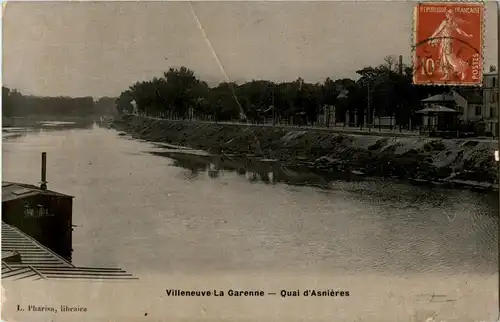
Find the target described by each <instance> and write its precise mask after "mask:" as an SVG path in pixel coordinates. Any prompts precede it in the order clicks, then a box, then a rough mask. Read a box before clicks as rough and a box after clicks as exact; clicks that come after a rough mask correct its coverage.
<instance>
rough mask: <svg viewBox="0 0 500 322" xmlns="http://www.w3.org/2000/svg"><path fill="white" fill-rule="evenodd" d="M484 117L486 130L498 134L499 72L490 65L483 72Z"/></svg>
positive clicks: (483, 121)
mask: <svg viewBox="0 0 500 322" xmlns="http://www.w3.org/2000/svg"><path fill="white" fill-rule="evenodd" d="M482 114H483V119H482V121H481V122H482V123H484V130H485V131H486V132H490V133H492V134H493V135H494V136H498V126H497V125H498V72H497V71H495V68H494V67H490V71H489V72H488V73H484V74H483V111H482Z"/></svg>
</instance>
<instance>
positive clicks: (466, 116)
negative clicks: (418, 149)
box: [421, 90, 483, 124]
mask: <svg viewBox="0 0 500 322" xmlns="http://www.w3.org/2000/svg"><path fill="white" fill-rule="evenodd" d="M421 102H422V104H424V105H428V106H430V105H435V104H439V105H443V106H446V107H450V108H454V109H455V110H457V111H458V112H459V114H458V119H459V120H460V121H461V122H462V123H469V122H478V121H480V120H482V119H483V113H482V112H483V106H482V103H483V98H482V97H481V96H480V95H478V94H476V93H474V92H472V91H471V92H468V91H464V92H463V93H460V94H459V93H457V92H456V91H454V90H451V91H449V92H446V93H443V94H438V95H434V96H431V97H428V98H425V99H423V100H422V101H421ZM425 123H426V122H425V121H424V124H425Z"/></svg>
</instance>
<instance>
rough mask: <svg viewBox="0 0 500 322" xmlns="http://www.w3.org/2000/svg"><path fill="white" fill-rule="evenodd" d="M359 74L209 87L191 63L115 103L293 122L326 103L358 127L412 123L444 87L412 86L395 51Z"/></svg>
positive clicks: (175, 114) (155, 112) (175, 113)
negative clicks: (386, 121)
mask: <svg viewBox="0 0 500 322" xmlns="http://www.w3.org/2000/svg"><path fill="white" fill-rule="evenodd" d="M356 73H357V74H358V76H359V78H358V79H357V80H353V79H349V78H342V79H337V80H333V79H332V78H327V79H326V80H325V81H324V82H322V83H308V82H305V81H304V80H303V79H301V78H298V79H297V80H295V81H291V82H281V83H275V82H271V81H268V80H252V81H249V82H246V83H243V84H236V83H233V82H222V83H220V84H218V85H217V86H213V87H210V86H209V85H208V84H207V83H206V82H204V81H202V80H200V79H199V78H198V77H197V76H196V75H195V73H194V72H193V71H192V70H190V69H189V68H186V67H180V68H170V69H169V70H168V71H167V72H165V73H164V75H163V77H155V78H153V79H151V80H149V81H141V82H136V83H135V84H133V85H131V86H130V87H129V88H128V89H127V90H125V91H123V92H122V93H121V94H120V96H119V98H118V99H117V100H116V103H117V108H118V110H119V112H120V113H131V112H132V111H133V110H134V108H135V109H136V110H137V112H138V113H140V114H142V115H151V116H162V117H166V118H181V119H187V118H195V119H209V120H214V121H235V120H245V121H250V122H259V121H262V120H263V119H272V120H273V121H277V122H280V123H283V122H284V123H288V124H297V123H299V124H300V123H302V124H303V123H307V124H314V123H315V122H317V121H318V116H319V115H321V114H323V115H325V111H326V110H327V109H326V107H328V106H335V107H336V108H335V115H334V117H335V119H336V121H337V122H345V121H346V118H347V117H349V120H350V121H351V122H352V121H353V120H354V115H355V114H357V115H358V117H357V124H352V125H355V126H359V125H362V124H363V122H364V116H365V115H366V116H367V118H368V120H367V122H368V123H373V120H372V119H371V118H372V117H382V116H391V117H394V118H395V121H396V124H398V125H399V126H408V125H409V124H418V123H419V122H420V117H417V116H415V111H416V110H418V109H421V103H420V101H421V100H422V99H424V98H427V97H428V96H430V95H436V94H439V93H442V92H443V91H444V90H443V89H442V87H438V86H415V85H413V83H412V75H413V68H412V67H410V66H406V65H402V66H399V64H398V63H396V62H395V60H394V59H393V58H392V57H390V56H388V57H386V58H385V59H384V62H383V63H381V64H380V65H378V66H375V67H372V66H368V67H364V68H362V69H360V70H358V71H356ZM456 90H459V91H463V89H460V88H457V89H456ZM134 104H135V107H134ZM368 110H370V112H371V113H370V112H368ZM370 114H371V115H372V116H371V117H370V116H369V115H370ZM346 116H347V117H346Z"/></svg>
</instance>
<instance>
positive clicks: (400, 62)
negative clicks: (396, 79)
mask: <svg viewBox="0 0 500 322" xmlns="http://www.w3.org/2000/svg"><path fill="white" fill-rule="evenodd" d="M399 75H403V55H399Z"/></svg>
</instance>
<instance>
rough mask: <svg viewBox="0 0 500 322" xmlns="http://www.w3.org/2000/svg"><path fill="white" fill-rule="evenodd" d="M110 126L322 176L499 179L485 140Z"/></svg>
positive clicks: (129, 123) (133, 121)
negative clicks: (304, 168)
mask: <svg viewBox="0 0 500 322" xmlns="http://www.w3.org/2000/svg"><path fill="white" fill-rule="evenodd" d="M112 126H113V127H115V128H116V129H118V130H122V131H125V132H128V133H130V134H131V135H132V136H133V137H135V138H140V139H144V140H148V141H156V142H165V143H170V144H175V145H183V146H189V147H192V148H197V149H204V150H207V151H209V152H213V153H221V154H238V155H242V156H247V157H251V158H256V157H261V158H272V159H278V160H280V161H282V162H283V163H284V164H286V165H289V166H307V167H308V168H310V169H314V170H317V171H320V172H322V171H326V172H334V171H345V170H350V171H353V170H356V171H360V172H362V173H364V174H365V175H368V176H388V177H400V178H406V179H419V180H427V181H434V182H436V181H441V182H442V181H450V180H455V181H465V180H467V181H475V182H478V183H479V182H481V183H485V184H491V183H495V182H496V180H497V164H496V162H495V160H494V151H495V150H496V149H497V143H496V142H495V141H488V140H479V139H478V140H474V139H456V140H450V139H433V138H426V137H401V136H399V137H387V136H377V135H359V134H346V133H337V132H335V131H332V130H328V129H317V130H311V129H304V130H303V129H297V128H286V127H270V126H254V125H252V126H247V125H237V124H215V123H198V122H189V121H169V120H158V119H149V118H145V117H140V116H124V117H122V118H121V119H116V120H115V121H114V122H113V123H112ZM483 186H484V185H483Z"/></svg>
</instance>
